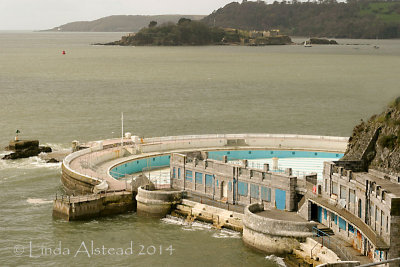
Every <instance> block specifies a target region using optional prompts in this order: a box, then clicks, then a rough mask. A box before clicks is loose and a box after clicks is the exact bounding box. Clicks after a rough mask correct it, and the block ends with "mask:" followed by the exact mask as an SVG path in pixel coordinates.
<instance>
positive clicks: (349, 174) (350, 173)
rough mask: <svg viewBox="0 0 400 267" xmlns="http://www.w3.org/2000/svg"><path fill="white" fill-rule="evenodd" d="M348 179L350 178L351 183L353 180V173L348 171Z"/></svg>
mask: <svg viewBox="0 0 400 267" xmlns="http://www.w3.org/2000/svg"><path fill="white" fill-rule="evenodd" d="M347 177H348V178H349V181H350V180H351V179H353V171H351V170H348V171H347Z"/></svg>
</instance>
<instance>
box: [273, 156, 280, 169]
mask: <svg viewBox="0 0 400 267" xmlns="http://www.w3.org/2000/svg"><path fill="white" fill-rule="evenodd" d="M278 160H279V159H278V158H277V157H274V158H272V169H273V170H275V171H276V170H278Z"/></svg>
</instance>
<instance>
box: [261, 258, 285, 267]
mask: <svg viewBox="0 0 400 267" xmlns="http://www.w3.org/2000/svg"><path fill="white" fill-rule="evenodd" d="M265 258H266V259H267V260H270V261H273V262H275V263H276V264H278V265H279V266H281V267H286V264H285V262H284V261H283V258H281V257H278V256H275V255H269V256H266V257H265Z"/></svg>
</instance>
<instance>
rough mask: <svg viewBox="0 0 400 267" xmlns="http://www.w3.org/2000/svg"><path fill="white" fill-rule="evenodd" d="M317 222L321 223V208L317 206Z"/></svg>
mask: <svg viewBox="0 0 400 267" xmlns="http://www.w3.org/2000/svg"><path fill="white" fill-rule="evenodd" d="M318 222H320V223H322V208H321V207H320V206H318Z"/></svg>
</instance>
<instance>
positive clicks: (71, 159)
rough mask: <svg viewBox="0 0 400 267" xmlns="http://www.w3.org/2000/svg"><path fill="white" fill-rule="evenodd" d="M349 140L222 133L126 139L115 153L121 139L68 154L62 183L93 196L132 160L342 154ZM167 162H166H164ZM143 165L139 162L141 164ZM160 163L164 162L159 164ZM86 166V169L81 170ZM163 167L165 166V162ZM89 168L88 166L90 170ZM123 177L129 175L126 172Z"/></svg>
mask: <svg viewBox="0 0 400 267" xmlns="http://www.w3.org/2000/svg"><path fill="white" fill-rule="evenodd" d="M347 141H348V138H346V137H331V136H313V135H290V134H223V135H186V136H166V137H154V138H146V139H143V140H140V141H139V138H138V137H135V136H133V137H132V139H124V141H123V150H122V149H121V147H119V149H121V150H120V151H121V153H116V149H115V148H116V147H117V146H120V142H121V140H120V139H111V140H104V141H99V142H93V144H94V145H93V146H91V147H90V148H88V149H84V150H80V151H77V152H74V153H72V154H70V155H68V156H67V157H66V158H65V159H64V161H63V167H62V173H63V174H62V179H61V180H62V182H63V185H64V187H65V188H66V190H67V191H68V192H71V193H90V192H93V188H94V186H95V185H98V184H100V183H101V182H102V181H103V180H104V179H105V180H107V182H108V183H109V182H110V181H112V185H111V186H110V190H119V189H120V187H121V186H120V187H118V189H115V187H114V188H113V186H114V185H116V182H118V181H117V180H116V179H115V178H120V177H122V176H120V175H119V174H117V175H115V174H114V175H112V174H110V171H111V172H112V171H113V170H115V169H116V168H117V171H118V173H119V172H120V171H119V170H118V167H119V166H121V167H122V166H124V164H126V163H129V162H132V161H135V160H136V161H138V162H139V161H140V160H146V159H147V158H152V159H153V158H156V157H160V156H169V154H170V153H171V152H190V151H198V150H206V151H218V150H235V149H275V150H276V149H279V150H308V151H316V152H317V151H323V152H337V153H343V152H344V151H345V150H346V147H347ZM162 161H163V162H164V159H163V160H162ZM110 162H112V164H110V165H108V166H107V173H102V174H101V175H100V174H99V172H98V171H97V169H104V168H97V167H103V166H104V165H107V164H108V163H110ZM139 163H140V162H139ZM160 164H161V162H160ZM83 165H85V166H86V168H85V170H83V169H84V168H83V167H82V166H83ZM162 165H164V163H162ZM88 166H89V167H88ZM122 174H123V175H124V174H130V173H124V172H122Z"/></svg>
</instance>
